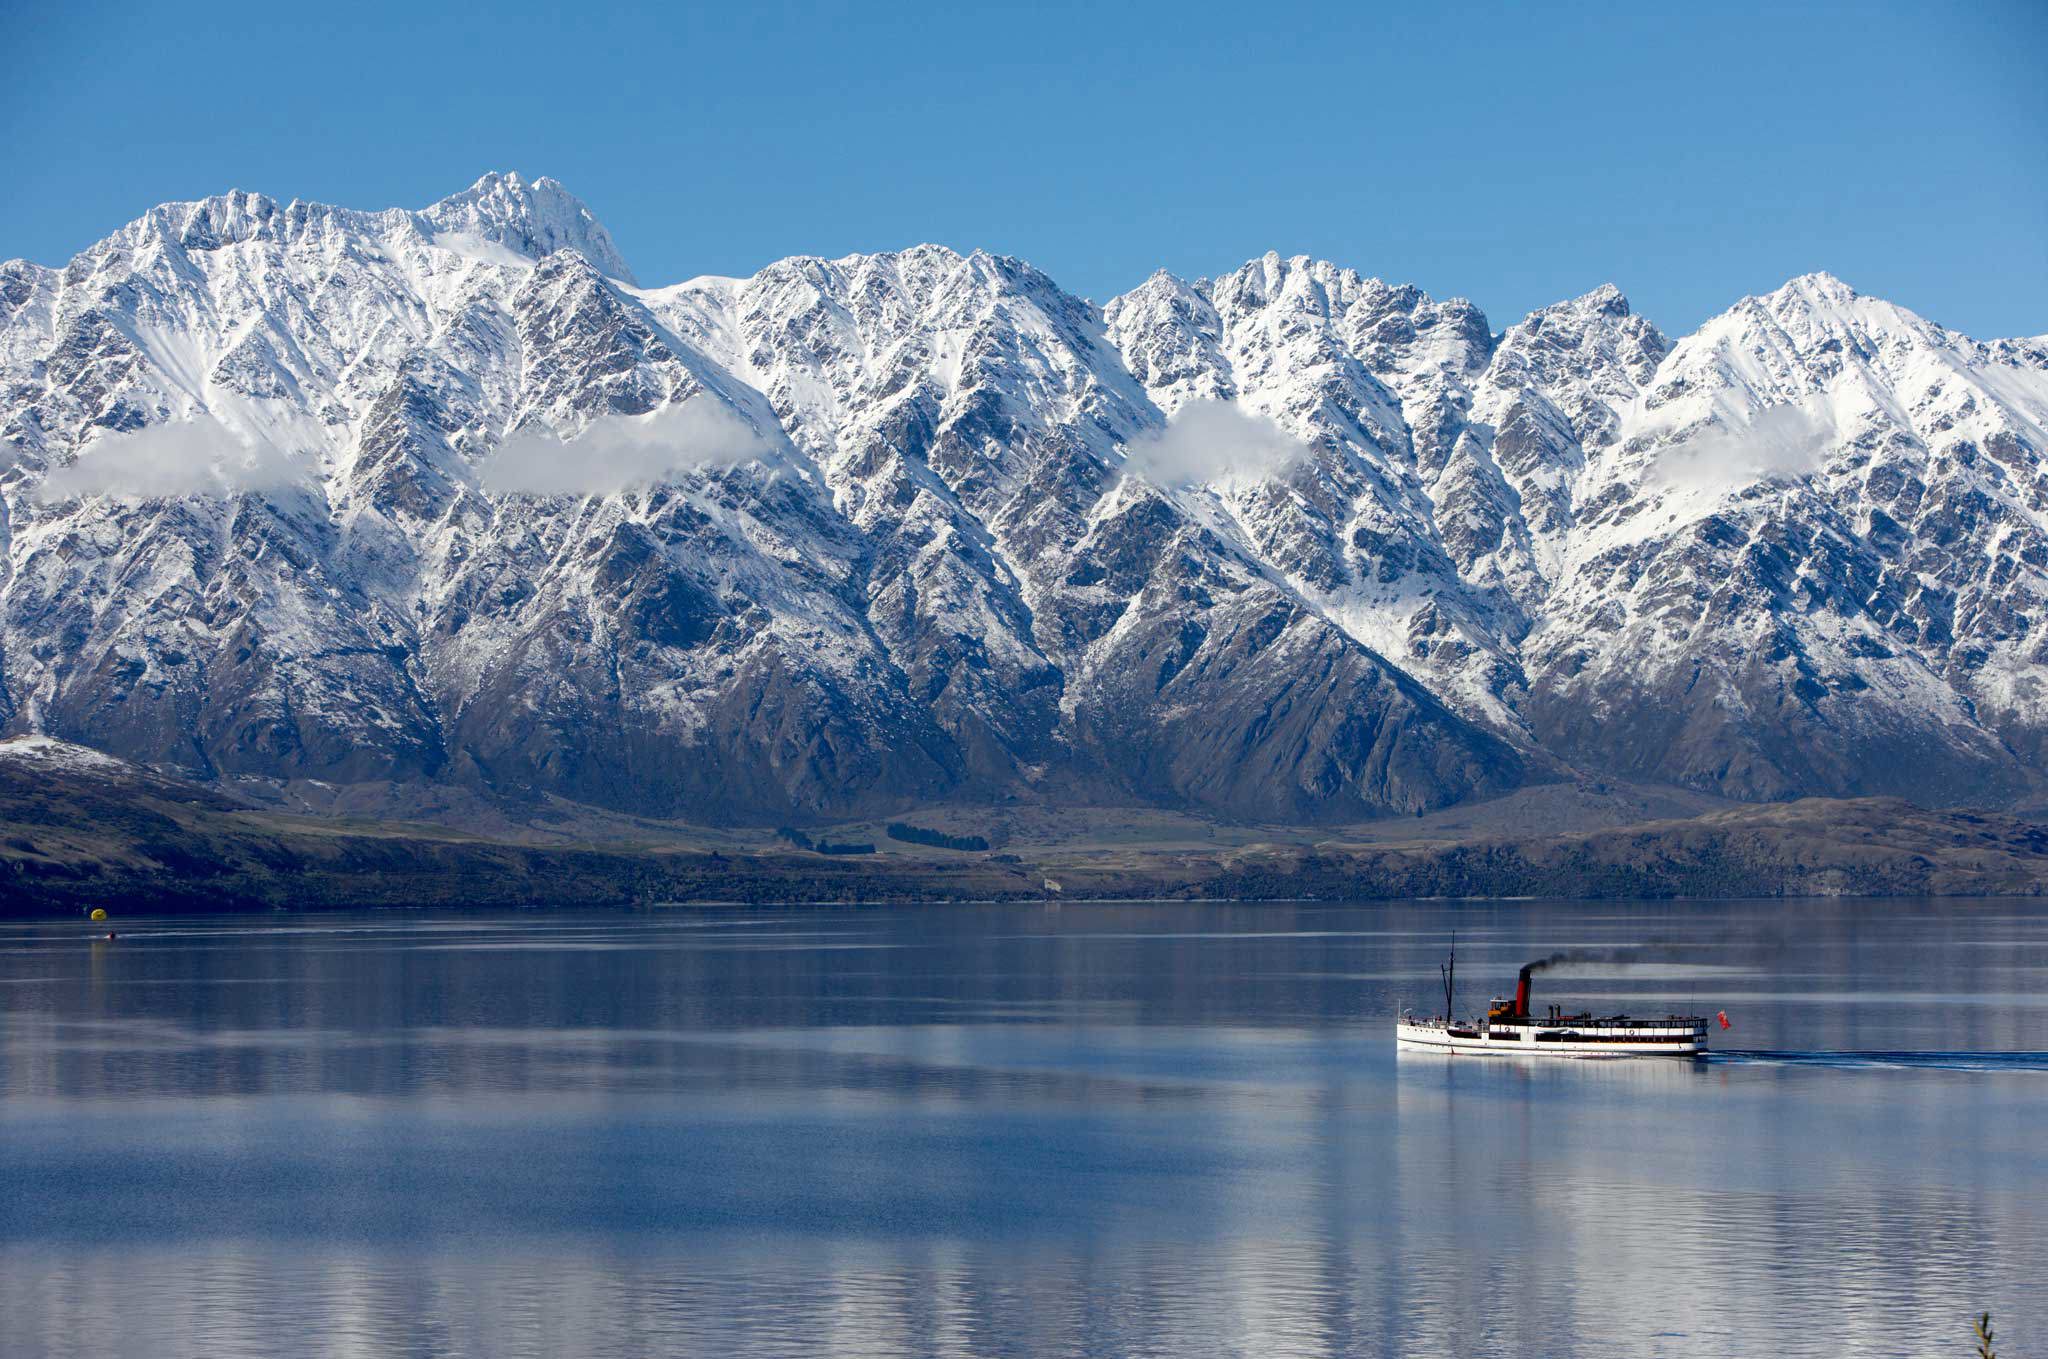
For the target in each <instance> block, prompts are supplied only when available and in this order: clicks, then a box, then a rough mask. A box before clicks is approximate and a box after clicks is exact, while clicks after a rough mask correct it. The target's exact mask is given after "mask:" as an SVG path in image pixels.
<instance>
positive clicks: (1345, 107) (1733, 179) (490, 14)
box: [0, 0, 2048, 338]
mask: <svg viewBox="0 0 2048 1359" xmlns="http://www.w3.org/2000/svg"><path fill="white" fill-rule="evenodd" d="M1423 8H1425V7H1423V6H1419V5H1415V6H1407V5H1404V6H1399V7H1387V8H1375V7H1373V6H1370V5H1364V4H1297V3H1286V2H1285V0H1269V2H1268V3H1262V4H1259V5H1256V6H1249V7H1242V8H1238V7H1225V6H1220V5H1207V4H1201V3H1185V4H1166V5H1160V4H1150V3H1117V4H1105V3H1100V2H1099V0H1098V2H1097V3H1091V4H1085V5H1065V4H1043V5H1036V6H1031V7H1028V8H1023V7H1020V8H1016V9H997V8H989V7H983V6H977V5H972V4H967V3H959V4H952V5H909V4H903V5H872V4H871V5H860V4H805V5H776V4H765V3H764V4H733V5H722V6H716V7H701V8H700V7H689V6H669V5H650V6H645V7H638V6H630V5H608V4H603V3H580V4H567V5H562V4H549V5H538V4H531V3H526V2H525V0H505V2H504V3H500V4H496V5H492V6H488V7H484V6H479V7H476V8H475V9H474V10H472V11H470V12H468V13H462V14H458V13H454V12H443V11H436V10H435V9H434V7H432V6H429V5H422V4H417V3H413V4H386V3H381V2H380V0H368V2H367V3H356V4H350V5H344V6H320V7H296V6H277V5H274V4H268V3H266V4H261V5H259V4H251V3H244V0H219V2H218V3H213V4H208V5H202V6H189V5H181V6H175V7H173V6H141V5H123V4H104V3H95V2H94V0H82V2H81V3H78V4H75V5H70V6H57V5H44V4H42V3H41V0H11V2H10V3H6V4H5V5H4V6H0V49H4V50H7V51H9V52H10V53H12V54H13V56H12V58H11V59H10V61H9V66H8V79H7V81H6V82H4V86H0V117H4V118H5V126H6V128H7V130H8V134H7V136H6V137H5V139H4V143H0V175H4V179H0V182H4V183H6V184H7V185H8V188H9V192H8V194H7V195H6V199H5V206H4V208H0V256H18V255H25V256H28V257H29V258H32V259H37V260H41V261H43V262H45V263H53V264H54V263H60V262H62V261H63V260H65V259H67V258H68V257H69V256H70V255H71V254H72V253H73V252H75V251H77V250H78V249H80V248H82V247H83V246H85V245H87V244H89V243H90V242H91V241H93V240H94V239H96V238H97V237H99V236H101V235H103V234H105V233H106V232H107V231H109V230H111V229H112V228H114V227H115V226H117V225H119V224H120V223H122V222H124V221H127V220H129V219H130V218H132V217H134V216H136V215H137V214H138V213H140V212H142V211H143V210H144V209H146V208H148V207H149V206H150V205H152V204H154V203H157V202H161V201H164V200H167V199H174V198H193V197H200V196H203V195H205V194H208V193H215V192H220V191H223V190H226V189H228V188H245V189H255V190H259V191H261V192H264V193H268V194H272V195H274V196H276V197H278V198H281V199H284V198H291V197H294V196H296V197H302V198H310V199H318V200H322V201H326V202H335V203H342V204H346V205H348V206H352V207H364V208H377V207H388V206H393V205H400V206H407V207H417V206H423V205H425V204H426V203H428V202H431V201H433V200H434V199H436V198H439V197H441V196H443V195H445V194H447V193H451V192H453V191H455V190H457V189H460V188H462V187H463V186H465V185H467V184H468V183H470V182H471V181H472V180H474V179H475V178H476V177H477V176H478V175H479V174H481V173H482V172H484V171H485V170H489V169H501V170H517V171H519V172H521V173H522V174H526V175H529V176H534V175H541V174H548V175H553V176H554V177H555V178H557V179H560V180H562V181H563V182H564V183H566V184H567V185H568V186H569V187H570V188H571V189H572V190H574V191H575V192H576V193H578V194H579V195H581V196H582V197H583V198H584V199H585V200H586V201H587V202H589V203H590V205H591V207H592V209H593V210H594V211H595V212H596V213H597V215H598V217H599V218H600V219H601V220H603V221H604V222H605V223H606V225H607V226H608V227H610V229H611V231H612V233H613V235H614V236H615V237H616V238H617V240H618V243H619V246H620V248H621V250H622V251H623V252H624V253H625V255H626V257H627V259H628V260H629V261H630V262H631V263H632V265H633V267H634V269H635V271H636V272H637V273H638V274H639V275H640V277H641V279H642V281H643V282H647V283H665V282H672V281H675V280H677V279H681V278H686V277H689V276H691V275H694V274H702V273H748V272H751V271H753V270H754V269H756V268H758V267H760V266H761V265H762V264H764V263H766V262H767V261H769V260H772V259H776V258H779V257H781V256H784V255H788V254H796V253H817V254H827V255H834V254H842V253H845V252H848V251H854V250H874V249H885V248H890V247H896V246H902V245H908V244H912V243H914V242H917V241H923V240H936V241H941V242H944V243H946V244H949V245H953V246H956V247H960V248H962V249H966V248H971V247H974V246H981V247H984V248H987V249H990V250H995V251H1000V252H1004V253H1009V254H1016V255H1021V256H1023V257H1025V258H1027V259H1029V260H1031V261H1033V262H1034V263H1036V264H1038V265H1039V266H1040V267H1042V268H1044V269H1045V270H1047V272H1049V273H1051V274H1052V275H1053V276H1054V277H1055V278H1057V279H1058V280H1059V281H1060V282H1062V283H1063V284H1065V285H1066V286H1067V287H1068V288H1070V289H1072V290H1074V291H1076V292H1080V293H1083V294H1086V295H1089V296H1092V297H1095V298H1096V299H1098V300H1101V299H1104V298H1106V297H1108V296H1109V295H1111V294H1113V293H1115V292H1117V291H1120V290H1122V289H1124V288H1128V287H1130V286H1132V285H1133V284H1135V283H1137V282H1138V281H1139V280H1140V279H1142V278H1143V277H1144V276H1145V275H1146V274H1148V273H1150V272H1151V271H1152V270H1153V269H1155V268H1158V267H1162V266H1163V267H1166V268H1169V269H1172V270H1173V271H1175V272H1177V273H1181V274H1184V275H1188V276H1195V275H1201V274H1208V273H1215V272H1218V271H1221V270H1224V269H1228V268H1231V267H1234V266H1235V265H1237V264H1239V263H1241V262H1243V261H1244V260H1245V259H1247V258H1250V257H1251V256H1253V255H1256V254H1260V253H1263V252H1264V251H1265V250H1267V249H1277V250H1279V251H1281V252H1282V253H1285V254H1293V253H1308V254H1314V255H1321V256H1325V257H1328V258H1331V259H1335V260H1337V261H1339V262H1341V263H1344V264H1348V265H1352V266H1355V267H1357V268H1359V269H1361V270H1363V271H1364V272H1367V273H1373V274H1378V275H1380V276H1382V277H1385V278H1389V279H1394V280H1401V281H1408V282H1413V283H1416V284H1418V285H1420V286H1422V287H1423V288H1425V289H1427V290H1429V291H1430V292H1433V293H1436V294H1438V295H1453V294H1463V295H1465V296H1468V297H1471V298H1472V299H1473V300H1475V301H1476V302H1478V303H1479V304H1480V305H1481V306H1482V307H1484V308H1485V309H1486V311H1487V313H1488V315H1489V316H1490V317H1491V318H1492V320H1493V322H1494V324H1495V325H1496V326H1501V325H1505V324H1508V323H1509V322H1512V321H1513V320H1515V319H1517V318H1518V317H1519V316H1520V315H1521V314H1522V313H1524V312H1526V311H1527V310H1528V309H1530V308H1531V307H1535V306H1539V305H1542V304H1543V303H1546V302H1549V301H1553V300H1555V299H1557V298H1560V297H1566V296H1571V295H1575V294H1577V293H1580V292H1583V291H1585V290H1586V289H1588V288H1591V287H1594V286H1595V285H1597V284H1599V283H1602V282H1605V281H1610V280H1611V281H1613V282H1615V283H1618V284H1619V285H1621V287H1622V288H1623V289H1624V290H1625V291H1627V292H1628V293H1629V295H1630V296H1631V298H1633V299H1634V301H1635V304H1636V306H1637V309H1638V310H1640V311H1642V312H1644V313H1646V314H1648V315H1649V316H1651V317H1653V318H1654V319H1656V320H1657V321H1658V322H1659V323H1660V324H1662V325H1664V326H1665V327H1666V328H1667V329H1669V330H1673V331H1683V330H1686V329H1689V328H1691V327H1692V326H1694V325H1696V324H1697V323H1698V322H1700V321H1701V320H1703V319H1705V318H1706V317H1707V316H1709V315H1711V314H1712V313H1714V312H1716V311H1719V310H1720V309H1722V308H1723V307H1725V306H1726V305H1728V304H1729V303H1731V302H1733V301H1734V300H1735V299H1736V298H1738V297H1740V296H1741V295H1743V294H1744V293H1749V292H1759V291H1764V290H1767V289H1769V288H1772V287H1774V286H1776V285H1777V284H1778V283H1780V282H1782V281H1783V280H1784V279H1785V278H1787V277H1789V276H1791V275H1794V274H1798V273H1803V272H1806V271H1809V270H1814V269H1827V270H1830V271H1832V272H1834V273H1837V274H1840V275H1841V276H1842V277H1844V278H1845V279H1847V280H1848V281H1849V282H1850V283H1852V284H1854V285H1855V286H1857V287H1858V288H1860V289H1862V290H1863V291H1865V292H1869V293H1875V294H1879V295H1882V296H1885V297H1889V298H1891V299H1892V300H1894V301H1897V302H1900V303H1902V304H1904V305H1906V306H1909V307H1912V308H1914V309H1915V310H1918V311H1921V312H1923V313H1924V314H1926V315H1928V316H1931V317H1932V318H1934V319H1936V320H1938V321H1941V322H1944V323H1945V324H1949V325H1953V326H1956V327H1958V328H1960V329H1963V330H1966V331H1969V332H1971V333H1973V334H1977V335H1979V336H1982V337H1986V338H1989V337H1992V336H1997V335H2010V334H2036V333H2040V332H2043V331H2048V82H2044V81H2043V79H2042V75H2041V72H2042V66H2043V56H2044V53H2048V4H2044V3H2043V2H2042V0H1987V2H1986V3H1982V4H1976V5H1945V4H1942V5H1937V4H1931V3H1930V4H1916V5H1898V4H1890V3H1881V2H1876V0H1873V3H1866V4H1858V5H1841V6H1829V5H1809V6H1787V7H1783V9H1784V10H1789V11H1791V12H1781V7H1780V6H1776V5H1756V6H1751V5H1747V4H1740V3H1717V4H1712V5H1686V6H1679V5H1660V4H1648V5H1645V4H1634V5H1627V6H1602V5H1577V6H1570V7H1561V6H1560V7H1513V8H1510V7H1506V6H1494V5H1467V6H1442V7H1437V12H1433V13H1421V12H1418V11H1421V10H1422V9H1423Z"/></svg>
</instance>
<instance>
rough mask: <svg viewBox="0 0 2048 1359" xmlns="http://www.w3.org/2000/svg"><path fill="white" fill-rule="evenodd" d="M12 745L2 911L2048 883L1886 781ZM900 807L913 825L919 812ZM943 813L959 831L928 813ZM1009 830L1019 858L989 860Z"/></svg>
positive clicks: (1960, 821)
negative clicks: (884, 769)
mask: <svg viewBox="0 0 2048 1359" xmlns="http://www.w3.org/2000/svg"><path fill="white" fill-rule="evenodd" d="M44 754H45V756H46V758H37V759H10V760H5V761H0V915H7V916H15V917H23V916H43V915H51V914H65V913H71V912H75V911H81V910H89V909H91V908H92V907H94V906H101V905H119V906H124V907H130V908H132V907H134V906H137V905H143V906H146V907H147V908H148V909H152V910H161V911H265V910H279V909H293V910H324V909H350V908H365V907H370V908H374V907H441V908H449V907H479V908H482V907H521V906H542V905H546V906H611V907H619V906H651V905H659V904H668V903H674V904H692V903H706V904H708V903H713V902H718V903H743V904H744V903H759V904H777V903H785V902H788V903H794V902H821V903H824V902H843V903H869V902H874V903H879V902H904V901H933V902H944V901H957V902H970V901H1015V900H1033V899H1058V900H1064V901H1079V900H1096V899H1125V900H1128V899H1145V900H1242V901H1259V900H1275V901H1277V900H1317V899H1321V900H1373V899H1405V898H1429V897H1475V898H1514V897H1553V898H1556V897H1562V898H1584V899H1602V898H1617V897H1648V898H1657V897H1817V896H1820V897H1854V896H1902V895H1903V896H1912V895H1935V896H2014V895H2019V896H2031V895H2040V894H2042V893H2043V892H2044V890H2048V827H2043V826H2040V825H2036V824H2034V823H2031V822H2028V821H2024V820H2020V819H2017V818H2014V817H2010V816H2004V815H1996V814H1990V813H1973V812H1966V811H1930V810H1926V809H1923V808H1919V807H1915V806H1913V805H1911V804H1909V803H1906V802H1902V801H1899V800H1896V799H1887V798H1859V799H1846V800H1828V799H1806V800H1802V801H1797V802H1783V803H1766V804H1734V803H1715V802H1712V801H1711V800H1705V799H1697V798H1690V797H1689V796H1688V795H1683V794H1679V793H1676V792H1675V791H1666V792H1658V791H1656V790H1652V791H1651V792H1648V793H1645V792H1644V791H1643V790H1641V789H1609V788H1607V787H1605V786H1604V785H1590V786H1589V785H1579V786H1576V787H1570V786H1560V787H1556V788H1553V789H1551V790H1549V791H1548V792H1544V793H1542V794H1541V795H1540V796H1539V795H1537V794H1531V795H1526V796H1524V797H1522V798H1520V799H1519V800H1515V799H1504V800H1502V801H1501V802H1500V803H1496V804H1480V805H1477V806H1472V807H1463V808H1453V809H1450V810H1449V811H1446V812H1443V813H1437V814H1433V815H1430V816H1426V817H1418V818H1414V819H1410V820H1404V819H1390V820H1387V821H1382V822H1372V823H1366V824H1363V825H1356V826H1323V827H1314V826H1300V827H1270V826H1269V827H1244V826H1231V825H1225V824H1222V823H1216V822H1205V821H1200V820H1197V819H1194V818H1189V817H1176V816H1173V815H1172V814H1161V813H1158V812H1156V811H1145V810H1142V809H1120V808H1074V809H1044V808H1039V809H1031V808H1017V807H1004V808H979V809H977V808H954V807H945V808H921V809H918V811H917V812H916V813H915V816H916V817H917V820H916V821H909V820H900V819H895V817H883V818H878V819H877V820H876V821H874V822H870V823H858V824H850V825H848V824H842V825H835V826H828V827H813V828H810V829H808V830H804V829H798V828H795V827H783V828H781V829H780V830H779V831H771V830H766V829H760V830H748V829H735V828H704V827H687V826H679V825H673V824H665V823H651V822H631V821H628V820H625V819H620V818H612V819H610V820H606V819H604V818H603V817H601V816H599V815H598V814H595V813H591V814H589V815H585V813H586V812H587V811H588V809H578V808H575V807H574V806H568V807H564V806H562V805H560V804H548V805H545V806H541V805H537V804H536V805H528V806H527V807H526V808H525V809H524V810H525V812H526V813H528V814H530V816H529V819H528V820H525V821H520V820H518V819H517V818H515V817H511V816H508V815H506V814H505V813H504V812H503V810H502V808H500V809H499V810H498V811H496V812H494V813H493V814H492V815H488V816H487V815H484V814H483V813H482V812H480V811H478V810H477V809H476V808H470V809H468V811H467V812H466V813H465V814H464V815H461V816H457V815H454V814H453V813H451V812H449V811H448V809H446V808H442V809H438V813H439V815H438V819H435V820H424V819H420V818H419V816H417V815H416V816H414V817H411V818H406V817H400V816H392V815H365V814H363V813H362V812H361V811H360V810H356V811H353V812H351V811H350V810H349V809H347V808H344V807H330V808H328V809H326V810H325V811H324V812H322V813H320V814H315V813H314V812H311V811H308V810H306V809H304V807H299V808H291V807H288V806H285V805H281V802H280V800H279V799H277V798H275V797H273V798H272V799H271V801H270V802H268V803H265V802H262V801H259V800H256V799H254V798H248V797H241V796H233V795H230V794H229V793H228V792H225V791H222V789H221V788H220V787H219V786H217V785H213V784H201V783H194V782H188V781H185V780H182V779H177V778H172V777H167V776H164V775H161V774H157V773H154V772H151V771H147V770H143V769H141V768H139V767H137V766H134V765H128V764H125V763H123V762H120V761H115V760H110V759H107V758H106V757H102V756H90V757H88V755H89V753H87V752H83V751H82V750H80V748H77V747H54V748H53V750H51V751H46V752H44ZM479 805H481V804H479ZM901 815H902V813H901V812H898V813H897V814H896V816H901ZM933 821H938V822H942V823H944V824H945V825H946V827H947V828H946V829H937V828H934V827H933V826H931V825H930V824H929V823H931V822H933ZM991 844H994V845H1000V847H1001V850H1002V852H1001V853H993V852H990V851H989V848H988V847H989V846H990V845H991Z"/></svg>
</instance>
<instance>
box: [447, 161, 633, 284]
mask: <svg viewBox="0 0 2048 1359" xmlns="http://www.w3.org/2000/svg"><path fill="white" fill-rule="evenodd" d="M419 216H420V219H421V220H422V221H423V222H425V223H426V224H428V225H429V226H430V227H431V229H432V230H433V231H435V232H451V233H458V234H461V235H466V236H473V237H475V238H477V239H479V240H483V241H488V242H491V243H492V244H495V245H502V246H504V247H506V248H507V249H509V250H514V251H517V252H518V253H520V254H522V255H526V256H529V257H530V258H533V259H542V258H545V257H546V256H548V255H550V254H553V253H554V252H555V251H557V250H574V251H576V252H577V253H578V254H580V255H582V256H583V258H585V259H586V260H589V261H590V263H591V264H592V265H593V266H595V267H596V268H597V270H598V272H600V273H603V274H606V275H608V276H610V277H612V278H615V279H618V280H619V281H620V282H622V283H627V284H632V283H634V282H635V279H634V277H633V271H632V270H631V269H629V268H628V267H627V266H626V261H625V259H624V258H623V257H622V256H621V255H620V254H619V251H618V248H617V247H616V246H615V245H613V244H612V238H611V233H610V232H608V231H606V230H605V229H604V225H603V223H601V222H599V221H598V220H597V218H596V216H595V215H594V214H593V213H592V212H591V211H590V209H589V208H588V207H587V206H585V205H584V202H583V200H582V199H580V198H578V197H576V195H574V194H572V193H570V192H569V191H568V190H567V189H565V188H563V187H562V185H561V184H559V183H558V182H556V181H555V180H552V179H549V178H548V177H547V176H545V175H543V176H541V177H540V178H539V179H536V180H534V181H533V182H531V183H528V182H526V181H524V180H522V179H521V178H520V177H519V176H518V175H517V174H496V173H493V174H488V175H485V176H484V177H483V178H482V179H479V180H478V181H477V182H476V183H474V184H472V185H470V186H469V187H468V188H467V189H464V190H463V191H462V192H461V193H458V194H454V195H451V196H450V197H447V198H444V199H442V200H441V201H440V202H438V203H436V204H434V205H433V206H432V207H430V208H428V209H426V210H425V211H423V212H421V213H420V214H419Z"/></svg>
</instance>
